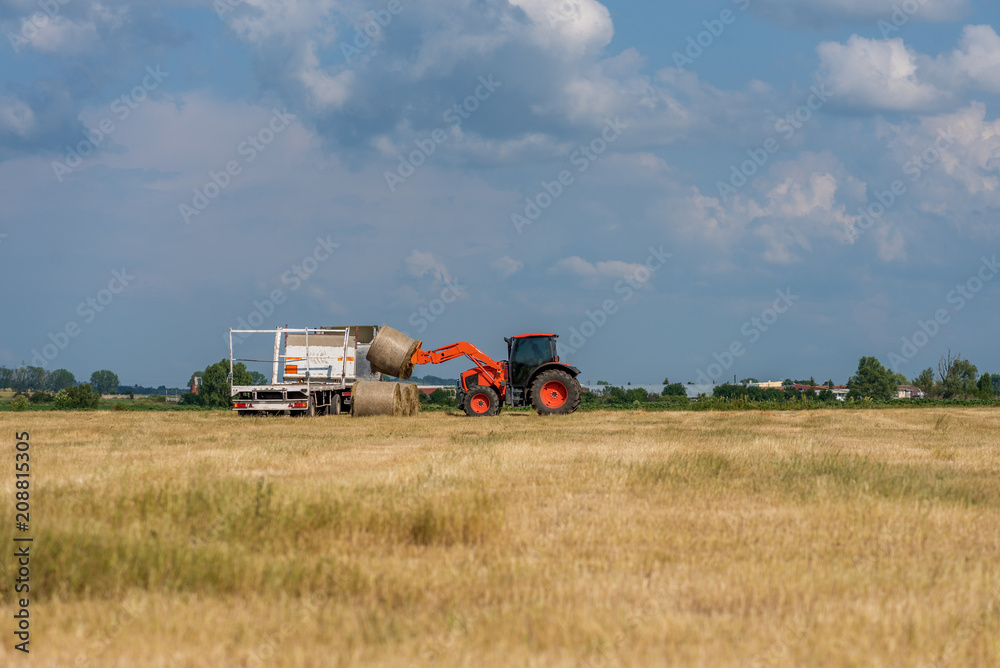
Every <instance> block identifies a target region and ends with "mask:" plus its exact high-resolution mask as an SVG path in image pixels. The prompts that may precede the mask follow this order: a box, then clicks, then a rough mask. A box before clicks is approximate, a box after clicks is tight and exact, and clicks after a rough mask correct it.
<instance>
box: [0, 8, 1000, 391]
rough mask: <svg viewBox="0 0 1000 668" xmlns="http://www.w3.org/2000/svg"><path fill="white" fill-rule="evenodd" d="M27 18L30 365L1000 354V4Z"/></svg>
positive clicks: (20, 90) (13, 150) (643, 376)
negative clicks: (242, 344) (386, 349)
mask: <svg viewBox="0 0 1000 668" xmlns="http://www.w3.org/2000/svg"><path fill="white" fill-rule="evenodd" d="M0 27H2V29H3V32H4V35H5V40H4V42H5V43H4V44H3V45H2V46H0V73H2V75H3V76H2V79H0V198H2V207H0V235H2V236H0V266H2V267H3V268H4V269H5V271H4V275H5V277H6V285H5V288H4V291H3V295H4V296H3V300H4V301H3V313H4V316H3V319H2V321H0V323H2V324H0V365H6V366H13V365H18V364H20V363H21V362H22V361H23V362H25V363H29V364H31V363H33V362H34V363H44V365H45V366H46V367H48V368H49V369H55V368H61V367H65V368H68V369H69V370H70V371H73V372H74V373H75V374H76V375H77V377H78V378H79V377H83V378H85V377H89V375H90V372H91V371H93V370H95V369H100V368H109V369H112V370H115V371H116V372H118V374H119V376H120V377H121V380H122V382H123V383H125V384H133V383H140V384H152V385H159V384H167V385H178V384H182V383H184V382H185V381H186V380H187V379H188V377H189V375H190V373H191V372H192V371H193V370H195V369H199V368H203V367H204V366H205V365H206V364H208V363H211V362H213V361H217V360H218V359H220V358H222V357H224V356H226V355H227V354H228V350H227V346H226V344H225V342H224V339H225V333H226V332H227V331H228V329H229V328H230V327H239V326H240V322H241V321H242V322H250V323H253V324H254V325H256V324H258V323H260V325H261V326H262V327H274V326H278V325H285V324H287V325H289V326H293V327H302V326H324V325H342V324H364V323H374V324H380V323H388V324H390V325H393V326H395V327H397V328H398V329H402V330H403V331H406V332H407V333H409V334H410V335H412V336H415V337H416V338H420V339H422V340H423V341H425V347H427V348H432V347H438V346H443V345H446V344H449V343H453V342H455V341H460V340H467V341H472V342H474V343H476V344H477V345H479V346H480V347H482V348H483V349H484V350H485V351H486V352H487V353H490V354H493V355H495V356H498V357H499V356H502V355H503V354H504V352H505V346H504V344H503V337H504V336H510V335H511V334H516V333H522V332H535V331H551V332H556V333H559V334H560V335H561V339H560V342H561V343H565V344H566V346H567V347H566V349H565V350H564V352H563V356H564V358H565V359H567V360H569V361H571V362H572V363H574V364H576V365H577V366H578V367H579V368H581V369H582V370H583V379H584V380H585V381H590V382H594V381H596V380H598V379H603V380H608V381H610V382H614V383H625V382H632V383H657V382H659V381H660V380H662V379H663V378H664V377H667V376H669V378H670V379H671V381H681V382H687V381H695V380H699V379H702V380H704V379H705V378H707V379H709V380H717V381H720V382H721V381H724V380H725V379H727V378H728V379H730V380H731V379H732V378H733V376H734V375H736V376H737V377H738V378H744V377H748V376H753V377H758V378H761V379H767V378H772V379H781V378H786V377H793V378H808V377H810V376H814V377H815V378H816V379H817V380H826V379H827V378H831V377H832V378H833V379H834V380H835V381H837V382H846V380H847V377H848V376H849V375H850V374H851V373H852V372H853V370H854V369H855V368H856V366H857V360H858V358H859V357H861V356H867V355H874V356H877V357H878V358H879V359H881V360H882V361H883V363H885V364H886V365H887V366H891V367H893V368H894V369H895V370H897V371H901V372H902V373H904V374H906V375H907V376H908V377H913V376H915V375H916V374H917V373H919V371H920V370H922V369H924V368H926V367H928V366H935V367H936V364H937V360H938V357H939V355H941V354H942V353H944V352H945V351H946V350H948V349H951V350H952V351H953V352H959V353H961V354H962V355H963V356H965V357H967V358H968V359H970V360H972V361H973V362H974V363H975V364H977V365H978V366H979V368H980V371H992V372H998V371H1000V352H998V349H997V346H996V332H997V331H1000V309H997V306H996V303H997V301H996V298H997V295H998V294H1000V280H994V278H996V274H997V273H998V271H1000V270H998V269H997V268H996V265H995V262H996V260H995V257H996V254H997V251H998V245H1000V244H998V243H997V242H998V238H1000V222H998V218H997V214H998V208H1000V119H998V115H1000V114H998V111H997V102H998V96H1000V37H998V35H997V31H998V30H1000V8H998V7H997V5H996V3H990V2H986V1H984V0H906V2H903V1H901V0H809V1H806V0H718V1H699V2H695V1H693V0H677V1H674V2H657V1H653V0H639V1H638V2H631V3H626V2H610V1H609V2H605V3H603V4H602V3H599V2H596V1H595V0H566V1H565V2H562V1H559V0H551V1H545V0H477V1H475V2H473V1H472V0H424V1H422V2H416V1H414V0H384V1H383V0H374V1H365V2H353V1H348V2H340V1H336V0H314V1H311V2H298V1H293V2H272V1H270V0H246V1H242V2H240V1H237V0H218V2H207V1H204V2H202V1H197V0H178V1H177V2H159V3H146V4H142V5H135V4H132V3H123V2H117V1H116V0H106V1H105V2H87V1H85V0H68V1H66V2H64V3H62V4H61V3H60V1H59V0H49V1H42V2H39V0H24V1H21V0H3V1H0ZM462 368H463V365H461V364H460V363H458V362H452V363H449V364H448V365H442V366H441V367H437V368H428V369H427V370H426V372H427V373H432V374H435V375H455V374H457V373H458V372H460V371H461V370H462ZM418 373H420V372H419V371H418Z"/></svg>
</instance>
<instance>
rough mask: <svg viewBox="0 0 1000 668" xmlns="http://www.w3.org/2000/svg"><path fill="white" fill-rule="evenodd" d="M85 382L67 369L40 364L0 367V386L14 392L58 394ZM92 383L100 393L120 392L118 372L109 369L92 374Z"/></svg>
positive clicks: (92, 387)
mask: <svg viewBox="0 0 1000 668" xmlns="http://www.w3.org/2000/svg"><path fill="white" fill-rule="evenodd" d="M82 384H83V383H81V382H79V381H77V379H76V377H75V376H74V375H73V374H72V373H71V372H70V371H67V370H66V369H56V370H55V371H46V370H45V369H44V368H43V367H40V366H22V367H18V368H16V369H8V368H7V367H0V388H4V387H6V388H9V389H11V390H13V391H14V392H18V393H23V392H49V393H52V394H56V393H58V392H59V391H61V390H65V389H68V388H71V387H76V386H77V385H82ZM87 384H89V385H90V387H91V389H93V390H94V391H95V392H97V393H98V394H114V393H116V392H118V385H119V381H118V374H116V373H115V372H113V371H109V370H108V369H101V370H99V371H95V372H94V373H92V374H90V382H89V383H87Z"/></svg>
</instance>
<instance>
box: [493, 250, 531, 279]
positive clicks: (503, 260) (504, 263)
mask: <svg viewBox="0 0 1000 668" xmlns="http://www.w3.org/2000/svg"><path fill="white" fill-rule="evenodd" d="M490 267H492V268H493V270H494V271H496V272H497V274H499V275H500V278H510V277H511V276H513V275H514V274H516V273H517V272H519V271H521V269H523V268H524V263H523V262H521V261H520V260H515V259H513V258H509V257H507V256H506V255H505V256H503V257H500V258H497V259H496V260H494V261H493V262H491V263H490Z"/></svg>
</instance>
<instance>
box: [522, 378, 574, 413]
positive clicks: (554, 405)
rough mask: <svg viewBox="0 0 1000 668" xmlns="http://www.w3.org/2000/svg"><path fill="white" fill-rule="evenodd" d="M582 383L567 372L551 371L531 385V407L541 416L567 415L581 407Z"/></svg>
mask: <svg viewBox="0 0 1000 668" xmlns="http://www.w3.org/2000/svg"><path fill="white" fill-rule="evenodd" d="M580 394H581V391H580V381H578V380H577V379H576V378H574V377H573V376H571V375H569V374H568V373H566V372H565V371H560V370H559V369H551V370H549V371H543V372H542V373H540V374H538V377H537V378H535V380H534V382H532V383H531V405H532V407H534V409H535V410H536V411H538V414H539V415H567V414H569V413H572V412H573V411H575V410H576V409H577V407H578V406H579V405H580Z"/></svg>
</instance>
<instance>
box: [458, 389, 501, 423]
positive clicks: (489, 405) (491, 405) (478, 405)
mask: <svg viewBox="0 0 1000 668" xmlns="http://www.w3.org/2000/svg"><path fill="white" fill-rule="evenodd" d="M462 410H464V411H465V414H466V415H468V416H470V417H491V416H493V415H496V414H497V412H499V410H500V400H499V399H498V398H497V393H496V390H494V389H493V388H492V387H488V386H485V385H473V386H472V387H470V388H469V391H468V392H466V393H465V399H464V401H462Z"/></svg>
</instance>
